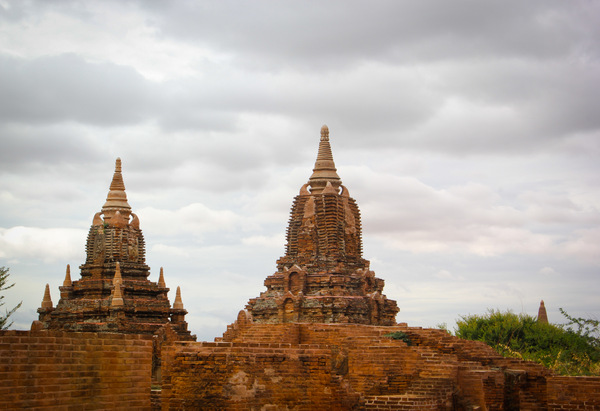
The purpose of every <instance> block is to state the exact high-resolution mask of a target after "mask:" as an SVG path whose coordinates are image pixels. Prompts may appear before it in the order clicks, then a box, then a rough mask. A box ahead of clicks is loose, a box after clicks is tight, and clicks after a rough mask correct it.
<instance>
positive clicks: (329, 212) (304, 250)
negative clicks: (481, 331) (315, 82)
mask: <svg viewBox="0 0 600 411" xmlns="http://www.w3.org/2000/svg"><path fill="white" fill-rule="evenodd" d="M265 286H266V287H267V291H265V292H263V293H262V294H261V295H260V297H258V298H254V299H252V300H250V302H249V303H248V305H247V306H246V310H247V311H248V313H249V315H250V316H251V317H252V319H253V321H254V322H256V323H286V322H309V323H355V324H372V325H393V324H395V323H396V321H395V317H396V313H397V312H398V307H397V306H396V302H395V301H393V300H389V299H387V298H386V296H385V295H383V294H382V292H383V286H384V281H383V280H382V279H380V278H377V277H375V273H373V271H371V270H370V269H369V261H367V260H365V259H363V258H362V230H361V221H360V211H359V209H358V206H357V205H356V201H355V200H354V199H353V198H352V197H350V194H349V193H348V189H347V188H346V187H345V186H343V185H342V181H341V179H340V177H339V176H338V174H337V170H336V168H335V163H334V161H333V155H332V153H331V146H330V143H329V129H328V128H327V126H323V127H322V128H321V141H320V142H319V151H318V155H317V160H316V162H315V168H314V169H313V174H312V175H311V177H310V179H309V181H308V183H306V184H305V185H303V186H302V188H301V189H300V194H299V195H298V196H296V198H295V199H294V203H293V205H292V211H291V216H290V221H289V225H288V229H287V246H286V253H285V256H283V257H281V258H280V259H279V260H278V261H277V272H276V273H275V274H273V275H270V276H269V277H267V279H266V280H265Z"/></svg>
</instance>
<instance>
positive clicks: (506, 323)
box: [456, 309, 600, 375]
mask: <svg viewBox="0 0 600 411" xmlns="http://www.w3.org/2000/svg"><path fill="white" fill-rule="evenodd" d="M561 312H562V313H563V315H565V317H566V318H567V319H568V320H569V322H568V323H567V324H563V325H554V324H546V323H539V322H537V320H536V318H535V317H531V316H529V315H526V314H519V315H517V314H514V313H512V312H510V311H509V312H500V311H498V310H489V311H488V313H487V314H486V315H468V316H462V317H461V319H460V320H458V321H457V329H456V336H457V337H460V338H465V339H468V340H477V341H483V342H485V343H487V344H488V345H490V346H491V347H492V348H494V349H495V350H496V351H498V352H499V353H500V354H502V355H504V356H508V357H517V358H522V359H525V360H532V361H536V362H538V363H540V364H543V365H544V366H546V367H548V368H551V369H553V370H554V371H556V372H557V373H559V374H563V375H600V340H599V338H598V321H596V320H587V319H582V318H572V317H570V316H569V315H568V314H567V313H566V312H565V311H563V310H562V309H561Z"/></svg>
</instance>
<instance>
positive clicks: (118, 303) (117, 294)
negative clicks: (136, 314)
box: [110, 283, 124, 307]
mask: <svg viewBox="0 0 600 411" xmlns="http://www.w3.org/2000/svg"><path fill="white" fill-rule="evenodd" d="M112 294H113V297H112V301H111V302H110V306H111V307H122V306H123V305H124V303H123V294H122V293H121V283H116V284H115V288H114V289H113V293H112Z"/></svg>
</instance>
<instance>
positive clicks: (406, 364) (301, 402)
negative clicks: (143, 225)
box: [162, 312, 600, 410]
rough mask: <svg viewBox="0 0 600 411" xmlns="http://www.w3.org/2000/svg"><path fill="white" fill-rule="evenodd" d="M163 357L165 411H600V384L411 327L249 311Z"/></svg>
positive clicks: (173, 347)
mask: <svg viewBox="0 0 600 411" xmlns="http://www.w3.org/2000/svg"><path fill="white" fill-rule="evenodd" d="M397 333H403V334H400V335H403V339H402V340H399V339H394V338H393V337H394V336H398V335H399V334H397ZM163 355H164V356H163V362H164V363H168V364H169V366H167V367H166V368H165V370H164V372H165V373H164V381H165V382H164V385H163V393H162V394H163V397H162V404H163V409H188V408H195V407H197V406H198V405H199V404H202V405H203V406H204V407H206V408H211V407H214V408H215V409H230V410H248V409H256V410H260V409H273V410H279V409H294V410H315V409H328V410H351V409H357V410H358V409H360V410H474V409H480V410H548V409H550V410H559V409H562V410H572V409H585V410H599V409H600V394H599V393H600V378H597V377H560V376H556V375H554V374H553V373H552V372H551V371H550V370H548V369H546V368H545V367H543V366H541V365H538V364H535V363H533V362H528V361H522V360H519V359H512V358H504V357H502V356H500V355H499V354H498V353H496V352H495V351H494V350H492V349H491V348H490V347H489V346H488V345H486V344H484V343H482V342H477V341H468V340H461V339H459V338H456V337H453V336H451V335H449V334H448V333H446V332H445V331H443V330H438V329H423V328H420V327H409V326H407V325H406V324H398V325H396V326H370V325H361V324H314V323H284V324H260V323H259V324H257V323H253V322H250V321H249V317H248V316H247V313H244V312H242V313H240V315H239V316H238V320H237V321H236V323H235V324H234V325H232V326H231V327H230V328H229V330H228V332H227V333H226V334H225V335H224V337H223V339H222V340H221V341H217V342H214V343H175V344H174V345H171V346H169V347H168V348H167V349H165V353H164V354H163ZM323 393H327V395H326V396H324V395H323Z"/></svg>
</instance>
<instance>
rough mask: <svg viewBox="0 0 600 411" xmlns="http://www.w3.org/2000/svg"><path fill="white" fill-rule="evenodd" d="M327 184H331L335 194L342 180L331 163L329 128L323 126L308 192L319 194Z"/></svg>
mask: <svg viewBox="0 0 600 411" xmlns="http://www.w3.org/2000/svg"><path fill="white" fill-rule="evenodd" d="M328 182H329V183H331V185H332V186H333V188H334V189H335V190H336V192H337V190H338V188H339V186H340V185H341V184H342V180H341V179H340V176H338V174H337V169H336V168H335V163H334V162H333V154H332V153H331V146H330V145H329V128H328V127H327V126H326V125H324V126H323V127H321V141H319V153H318V154H317V161H315V168H314V169H313V173H312V175H311V176H310V179H309V181H308V183H309V184H310V192H311V193H312V194H320V193H321V192H322V191H323V189H325V187H326V186H327V183H328Z"/></svg>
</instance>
